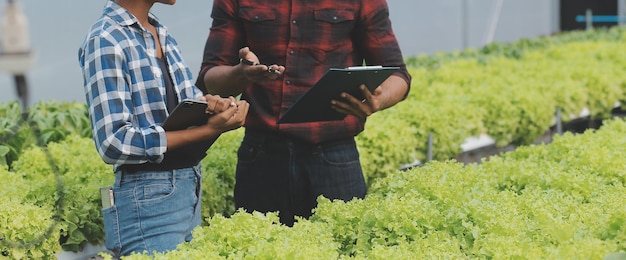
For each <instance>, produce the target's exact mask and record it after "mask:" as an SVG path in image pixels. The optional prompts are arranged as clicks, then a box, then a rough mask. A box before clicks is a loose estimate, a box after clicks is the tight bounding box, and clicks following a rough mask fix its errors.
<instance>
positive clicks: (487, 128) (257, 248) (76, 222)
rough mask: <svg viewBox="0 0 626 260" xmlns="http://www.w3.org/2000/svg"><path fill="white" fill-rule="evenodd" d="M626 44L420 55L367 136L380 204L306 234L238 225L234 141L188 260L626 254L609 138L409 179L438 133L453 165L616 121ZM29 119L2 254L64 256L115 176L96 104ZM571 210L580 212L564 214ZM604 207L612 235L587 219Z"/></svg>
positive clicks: (10, 157)
mask: <svg viewBox="0 0 626 260" xmlns="http://www.w3.org/2000/svg"><path fill="white" fill-rule="evenodd" d="M625 39H626V29H624V28H621V27H613V28H611V29H601V30H596V31H585V32H569V33H565V34H562V35H555V36H550V37H542V38H536V39H524V40H520V41H518V42H514V43H510V44H502V43H495V44H492V45H489V46H486V47H485V48H482V49H476V50H472V49H468V50H465V51H463V52H458V53H441V54H436V55H430V56H420V57H411V58H408V59H407V62H408V64H409V65H410V72H411V74H412V76H413V82H412V90H411V93H410V94H409V96H408V97H407V100H405V101H404V102H402V103H399V104H398V105H396V106H394V107H392V108H390V109H387V110H385V111H382V112H379V113H376V114H374V115H373V116H372V117H370V119H368V123H367V125H366V130H365V132H363V133H362V134H361V135H359V136H358V137H357V141H358V144H359V149H360V151H361V155H362V163H363V166H364V172H365V175H366V178H367V180H368V183H369V184H370V187H371V192H370V195H368V198H367V199H365V200H364V201H355V202H352V203H348V204H344V203H340V202H328V201H323V200H322V203H321V204H320V207H319V208H318V212H317V213H316V214H315V216H314V217H313V218H312V219H311V220H308V221H303V222H302V223H300V224H298V225H297V226H296V227H294V228H292V229H287V228H285V227H282V226H280V225H271V224H270V223H272V222H274V221H275V217H274V216H272V215H268V216H261V215H249V214H243V213H236V211H235V208H234V203H233V198H232V190H233V185H234V166H235V161H236V148H237V146H238V143H239V141H240V140H241V137H242V134H243V131H241V129H240V130H236V131H232V132H229V133H227V134H224V135H223V136H222V137H220V139H219V140H218V141H217V142H216V144H215V145H214V146H213V147H212V148H211V149H210V150H209V152H208V156H207V157H206V159H205V160H203V162H202V164H203V171H204V174H205V178H204V182H205V183H203V185H204V187H205V189H204V194H203V198H202V199H203V206H204V208H203V215H204V216H205V217H206V219H205V221H204V223H203V227H202V228H201V229H199V230H198V231H197V234H196V239H195V240H194V242H192V244H190V245H185V249H184V250H182V251H181V252H180V254H190V255H189V256H193V254H198V255H199V254H202V255H207V254H208V255H211V254H215V256H221V257H226V258H228V257H232V258H239V257H244V256H252V257H255V256H268V257H270V256H277V257H280V256H284V257H286V258H289V256H294V257H295V258H301V257H300V256H309V257H310V256H315V255H316V254H324V256H330V257H335V258H337V257H339V258H344V257H346V258H353V257H354V258H379V257H380V258H382V257H384V256H389V255H394V256H396V257H394V258H398V257H400V258H404V257H402V256H406V258H412V257H410V256H415V255H414V254H421V255H429V254H431V255H432V256H442V257H446V258H447V257H457V256H460V257H475V256H477V257H480V258H483V257H486V258H489V257H496V256H515V255H517V254H521V252H523V251H524V250H526V251H528V250H529V252H531V255H532V254H535V253H536V255H537V256H568V255H567V253H568V252H569V253H571V254H572V255H574V256H577V257H574V258H581V257H587V256H590V255H589V254H597V255H591V257H592V258H594V257H595V256H601V255H603V254H607V253H609V252H617V251H619V250H623V249H624V248H620V247H619V243H618V244H615V243H614V242H615V241H619V239H621V240H622V241H623V240H624V238H625V237H624V232H625V231H624V230H623V226H624V225H623V224H626V223H624V219H623V218H618V217H617V216H619V215H620V214H621V216H626V215H625V214H623V213H624V207H623V206H622V208H619V207H617V206H615V205H613V204H610V203H618V204H619V203H622V205H623V204H624V203H623V202H624V198H623V194H624V190H623V189H624V173H623V172H621V175H619V174H620V172H619V171H618V168H617V166H615V167H614V168H611V165H613V164H615V165H619V164H620V162H621V164H622V165H623V160H620V159H618V157H617V155H618V154H620V153H622V154H623V150H619V149H620V148H619V147H614V146H619V145H618V144H616V143H614V142H610V141H605V139H601V140H595V139H594V138H598V139H600V138H603V137H596V136H598V135H594V134H588V135H585V137H582V136H581V137H573V136H568V137H565V138H563V139H565V140H567V141H561V142H565V143H566V144H569V143H572V144H575V145H576V146H572V147H568V148H567V149H573V150H574V154H573V155H572V156H576V154H575V153H576V151H578V153H583V152H584V153H587V152H589V153H590V154H585V156H587V157H586V158H582V157H580V158H577V157H572V158H570V160H574V159H577V160H579V161H581V162H585V163H584V164H583V163H580V162H576V163H573V162H570V161H567V159H568V158H563V156H569V153H570V151H569V150H565V149H564V148H553V147H555V146H556V145H555V144H551V145H550V146H547V147H534V146H530V147H531V148H529V149H528V150H526V149H521V150H520V151H517V152H515V153H512V154H511V155H507V156H505V157H503V159H494V160H493V161H492V162H487V163H483V164H482V165H479V166H468V167H461V166H460V165H459V164H457V163H455V162H453V161H450V162H443V163H438V162H431V163H429V164H427V165H426V166H425V167H423V168H419V169H413V170H410V171H407V172H398V171H397V168H398V167H399V166H400V165H402V164H404V163H407V162H411V161H414V160H416V159H418V160H421V161H424V159H425V157H426V153H427V140H428V136H429V135H432V136H433V144H434V146H433V148H434V149H433V150H432V151H433V156H434V159H436V160H438V161H447V160H449V159H452V158H454V157H455V156H456V155H458V154H459V153H460V152H461V144H462V143H463V142H464V141H465V140H466V138H467V137H469V136H475V135H478V134H483V133H484V134H488V135H489V136H491V137H492V138H494V139H495V140H496V144H497V145H499V146H503V145H506V144H521V145H529V144H532V143H533V142H534V141H535V140H536V139H537V138H538V137H540V136H541V135H542V134H543V133H544V132H545V131H546V130H547V129H548V128H549V127H550V126H551V125H553V124H554V114H555V112H556V110H557V109H561V110H562V111H563V113H564V114H565V115H573V116H575V115H577V114H578V113H579V112H580V111H582V110H583V109H584V108H588V109H589V111H590V112H591V114H592V116H594V117H597V118H608V117H609V115H610V111H611V109H612V108H613V107H614V105H615V104H616V103H618V102H622V101H623V100H624V93H625V91H626V74H625V73H624V71H626V53H624V52H623V51H622V50H623V49H624V47H626V44H625V42H624V40H625ZM622 103H623V102H622ZM23 118H24V117H23V116H22V115H21V113H20V108H19V104H18V103H17V102H8V103H3V104H0V165H4V167H3V169H0V176H1V178H3V180H4V183H5V185H3V189H2V190H1V191H0V196H2V198H3V200H2V202H0V203H1V204H2V205H0V232H1V233H0V247H1V248H0V249H1V250H0V253H1V254H2V255H4V256H9V257H11V258H16V259H26V258H54V254H56V253H58V252H59V251H60V250H61V249H62V250H66V251H78V250H81V249H82V248H83V247H84V246H85V245H86V244H87V243H92V244H101V243H102V240H103V231H102V220H101V213H100V199H99V193H98V192H97V190H98V188H99V187H101V186H105V185H109V184H110V183H111V182H112V181H113V175H112V173H111V167H110V166H108V165H105V164H104V163H103V162H102V161H101V160H100V158H99V157H98V156H97V154H96V153H95V149H94V147H93V143H92V142H91V139H90V136H91V132H90V129H89V120H88V118H87V111H86V108H85V105H84V104H81V103H66V102H56V101H47V102H41V103H38V104H36V105H35V106H33V107H32V108H31V109H30V110H29V113H28V120H26V121H24V120H22V119H23ZM567 119H568V117H565V120H567ZM622 124H623V123H622V122H619V123H615V124H614V125H615V126H613V128H612V129H610V130H604V132H605V135H614V136H613V138H614V140H621V139H623V138H621V137H620V136H619V134H620V133H621V134H623V133H624V132H623V128H621V125H622ZM620 131H622V132H620ZM585 139H586V140H585ZM580 140H583V141H580ZM606 140H609V139H606ZM586 142H590V143H589V144H587V143H586ZM602 142H604V143H603V144H602ZM595 143H600V144H599V145H598V147H597V148H594V147H596V146H594V144H595ZM563 145H565V144H563ZM622 146H623V145H622ZM556 147H558V146H556ZM602 148H604V149H602ZM606 148H610V149H615V150H610V149H609V150H607V149H606ZM555 149H556V150H558V149H561V150H558V151H556V150H555ZM585 149H591V150H589V151H588V150H585ZM507 158H508V159H507ZM589 158H594V159H597V160H598V161H597V162H596V161H589ZM564 167H565V168H566V169H564ZM594 167H595V168H594ZM494 174H497V175H498V176H494ZM431 178H432V179H431ZM561 178H562V179H561ZM571 181H574V183H573V184H572V185H569V184H567V183H565V182H571ZM553 182H555V183H556V182H559V183H560V182H563V183H561V184H560V185H561V186H558V187H557V186H554V185H553V184H554V183H553ZM591 182H593V183H591ZM596 182H597V183H596ZM546 183H548V184H546ZM490 185H492V186H490ZM585 185H587V186H585ZM602 185H604V186H602ZM596 188H597V189H598V190H596ZM584 192H586V193H585V194H586V195H581V193H584ZM613 192H615V194H614V193H613ZM619 194H622V196H618V195H619ZM597 196H600V197H601V198H602V199H599V198H597ZM609 197H610V198H609ZM5 198H6V199H5ZM604 200H610V201H604ZM509 201H512V202H511V203H509ZM541 202H545V203H543V204H542V203H541ZM549 202H553V203H552V204H551V203H549ZM608 204H610V205H608ZM520 207H522V208H520ZM563 208H566V209H567V210H569V211H565V212H567V214H568V215H563V214H565V213H562V212H553V211H555V210H560V209H563ZM531 209H532V210H531ZM533 210H538V211H537V212H534V211H533ZM604 210H606V211H607V212H603V214H604V215H606V216H605V218H604V219H603V221H600V222H599V223H598V224H593V223H592V222H590V220H589V219H588V218H589V217H591V216H579V215H576V214H575V213H577V214H583V213H585V212H590V213H589V214H596V213H598V214H599V213H601V212H600V211H604ZM578 211H580V212H578ZM609 211H610V212H609ZM612 211H615V212H612ZM322 212H326V213H324V214H322ZM613 213H615V214H613ZM509 214H511V215H509ZM511 221H513V222H512V223H511ZM516 221H517V222H516ZM577 221H578V222H577ZM579 222H580V223H582V224H580V223H579ZM594 223H595V222H594ZM209 224H210V225H209ZM557 224H558V225H557ZM579 224H580V225H581V226H579ZM583 224H584V225H583ZM518 226H519V228H514V227H518ZM579 229H580V230H582V231H580V232H579V231H577V230H579ZM602 232H604V233H602ZM259 236H261V237H259ZM272 241H274V242H272ZM622 247H623V246H622ZM296 248H299V249H300V250H298V249H296ZM302 248H304V250H302ZM583 249H587V250H588V252H587V251H584V250H583ZM326 254H329V255H326ZM446 254H447V255H446ZM526 255H528V254H526ZM163 257H165V258H168V257H170V255H167V256H163ZM171 257H172V258H173V259H176V258H179V256H177V255H171ZM321 257H323V256H322V255H320V258H321ZM261 258H262V257H261ZM324 258H325V257H324ZM531 258H533V257H531ZM541 258H543V257H541Z"/></svg>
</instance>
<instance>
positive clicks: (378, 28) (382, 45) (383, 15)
mask: <svg viewBox="0 0 626 260" xmlns="http://www.w3.org/2000/svg"><path fill="white" fill-rule="evenodd" d="M363 3H364V7H365V8H363V16H362V17H364V19H363V20H362V24H361V30H360V34H359V35H360V37H359V39H358V40H357V41H356V45H357V46H358V47H357V48H360V49H361V51H362V53H363V54H364V55H365V60H366V62H367V63H368V64H384V65H385V66H394V67H396V66H397V67H400V70H399V71H398V72H396V73H395V75H397V76H399V77H401V78H403V79H404V80H405V81H406V82H407V85H408V86H409V88H410V86H411V75H410V74H409V73H408V70H407V68H406V64H405V62H404V58H403V56H402V51H401V50H400V45H399V44H398V40H397V39H396V35H395V33H394V32H393V28H392V26H391V20H390V18H389V8H388V6H387V2H386V1H385V0H368V1H363ZM407 94H408V91H407Z"/></svg>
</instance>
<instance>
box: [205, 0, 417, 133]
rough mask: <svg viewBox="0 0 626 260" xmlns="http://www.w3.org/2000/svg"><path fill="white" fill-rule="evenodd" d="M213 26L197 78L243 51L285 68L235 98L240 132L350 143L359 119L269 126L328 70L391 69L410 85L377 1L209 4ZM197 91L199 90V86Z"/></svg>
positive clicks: (233, 0) (217, 0)
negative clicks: (241, 118)
mask: <svg viewBox="0 0 626 260" xmlns="http://www.w3.org/2000/svg"><path fill="white" fill-rule="evenodd" d="M211 17H212V18H213V25H212V27H211V32H210V34H209V38H208V40H207V42H206V46H205V51H204V60H203V63H202V68H201V71H200V75H199V78H200V79H201V78H203V76H204V74H205V72H206V71H207V70H208V69H210V68H212V67H214V66H219V65H235V64H237V63H238V62H239V56H238V51H239V49H240V48H242V47H245V46H248V47H250V50H251V51H253V52H254V53H255V54H256V55H257V56H258V57H259V60H260V61H261V62H262V63H263V64H279V65H284V66H285V68H286V69H285V73H284V75H283V76H282V77H281V78H280V79H279V80H274V81H269V82H264V83H259V84H254V85H253V86H251V87H248V88H247V89H246V90H245V92H244V93H243V95H242V99H245V100H246V101H248V102H249V103H250V111H249V114H248V118H247V119H246V125H245V127H246V128H248V129H259V130H262V131H270V132H278V133H281V134H283V135H288V136H291V137H295V138H297V139H301V140H304V141H307V142H309V143H320V142H325V141H332V140H337V139H342V138H350V137H353V136H355V135H356V134H358V133H359V132H361V131H362V130H363V128H364V124H365V121H364V120H361V119H359V118H357V117H354V116H348V117H346V118H345V119H344V120H342V121H330V122H311V123H297V124H280V125H277V124H276V120H278V118H279V116H280V115H282V114H283V113H285V111H286V110H287V108H289V107H290V106H291V105H292V104H293V103H294V102H295V101H296V100H297V99H298V98H299V97H300V96H301V95H302V94H304V92H306V91H307V90H308V89H309V88H310V87H311V86H313V84H315V82H316V81H317V80H318V79H320V78H321V77H322V75H324V73H325V72H326V71H327V70H328V69H329V68H331V67H334V68H342V67H350V66H358V65H362V64H363V61H365V62H366V64H368V65H383V66H398V67H400V68H401V70H400V72H397V74H396V75H398V76H400V77H402V78H404V79H405V80H406V81H407V83H410V75H409V74H408V72H407V70H406V65H405V64H404V61H403V57H402V53H401V51H400V48H399V46H398V42H397V40H396V38H395V35H394V33H393V30H392V28H391V21H390V20H389V10H388V8H387V3H386V2H385V0H313V1H311V0H292V1H287V0H214V1H213V13H212V15H211ZM198 85H199V86H200V87H201V88H203V87H204V84H202V82H201V81H199V82H198Z"/></svg>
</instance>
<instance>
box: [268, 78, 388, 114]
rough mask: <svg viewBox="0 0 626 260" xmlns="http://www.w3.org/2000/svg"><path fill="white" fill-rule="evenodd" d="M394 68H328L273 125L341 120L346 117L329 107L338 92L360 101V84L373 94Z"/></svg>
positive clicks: (337, 95) (337, 96)
mask: <svg viewBox="0 0 626 260" xmlns="http://www.w3.org/2000/svg"><path fill="white" fill-rule="evenodd" d="M398 69H400V68H399V67H383V66H359V67H348V68H330V69H329V70H328V71H327V72H326V73H325V74H324V76H323V77H322V78H321V79H320V80H319V81H318V82H317V83H315V85H313V87H311V88H310V89H309V90H308V91H307V92H306V93H304V94H303V95H302V96H301V97H300V98H299V99H298V100H297V101H296V103H294V104H293V105H292V106H291V107H290V108H289V109H287V111H285V113H284V114H283V115H282V117H280V119H279V120H278V121H277V123H278V124H282V123H302V122H315V121H333V120H342V119H344V118H345V117H346V114H342V113H339V112H337V111H335V110H334V109H333V108H332V107H331V106H330V101H331V100H333V99H339V98H340V97H339V95H340V94H341V93H342V92H346V93H348V94H350V95H352V96H354V97H356V98H362V94H361V90H359V86H360V85H361V84H365V85H366V86H367V88H368V89H369V90H370V91H374V90H375V89H376V88H377V87H378V86H379V85H380V84H381V83H382V82H383V81H385V80H386V79H387V78H388V77H389V76H390V75H391V74H393V73H394V72H396V71H397V70H398Z"/></svg>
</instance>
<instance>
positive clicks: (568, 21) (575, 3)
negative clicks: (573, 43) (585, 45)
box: [560, 0, 617, 31]
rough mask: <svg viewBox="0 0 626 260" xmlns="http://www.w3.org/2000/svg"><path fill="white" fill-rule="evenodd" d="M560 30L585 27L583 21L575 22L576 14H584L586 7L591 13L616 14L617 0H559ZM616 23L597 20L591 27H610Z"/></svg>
mask: <svg viewBox="0 0 626 260" xmlns="http://www.w3.org/2000/svg"><path fill="white" fill-rule="evenodd" d="M560 9H561V10H560V14H561V31H571V30H581V29H585V27H586V23H585V22H577V21H576V16H577V15H585V13H586V11H587V9H590V10H591V11H592V14H593V15H611V16H615V15H617V0H561V2H560ZM616 24H617V23H614V22H597V23H593V27H610V26H614V25H616Z"/></svg>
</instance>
